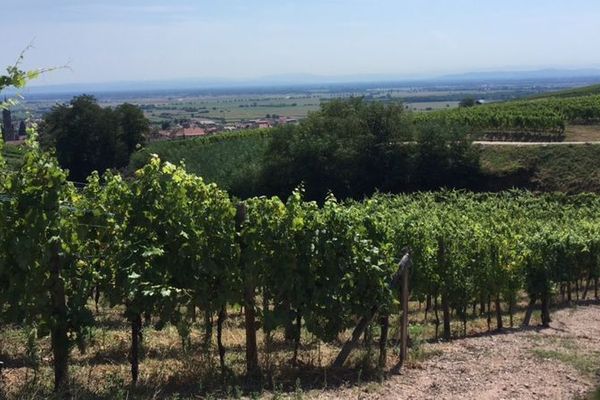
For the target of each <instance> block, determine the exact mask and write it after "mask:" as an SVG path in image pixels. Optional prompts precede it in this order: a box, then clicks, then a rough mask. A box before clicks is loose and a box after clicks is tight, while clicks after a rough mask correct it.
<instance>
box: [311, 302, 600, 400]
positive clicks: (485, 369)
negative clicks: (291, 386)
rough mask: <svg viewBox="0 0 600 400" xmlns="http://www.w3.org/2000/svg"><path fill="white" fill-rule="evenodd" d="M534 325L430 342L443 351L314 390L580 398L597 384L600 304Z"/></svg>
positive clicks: (384, 395) (346, 395)
mask: <svg viewBox="0 0 600 400" xmlns="http://www.w3.org/2000/svg"><path fill="white" fill-rule="evenodd" d="M552 318H553V323H552V324H551V327H550V328H549V329H544V330H539V329H530V330H526V331H518V332H513V333H506V334H496V335H486V336H481V337H475V338H468V339H462V340H456V341H454V342H451V343H436V344H428V345H425V346H424V351H425V352H432V353H433V352H435V353H437V354H439V355H437V356H433V357H431V358H430V359H428V360H426V361H423V362H421V363H419V364H417V365H416V366H415V367H413V368H409V369H406V370H405V372H404V374H403V375H400V376H395V377H393V378H390V379H389V380H388V381H386V382H384V383H383V384H382V385H379V384H365V385H363V386H361V387H355V388H346V389H340V390H338V391H331V392H329V391H324V392H313V393H311V394H310V395H309V397H310V398H318V399H332V398H338V399H342V398H343V399H484V400H487V399H577V398H579V397H580V396H582V395H584V394H586V393H589V392H590V391H591V390H593V389H594V388H595V387H598V385H599V384H600V383H599V380H600V376H599V375H598V372H599V370H600V306H598V305H591V306H580V307H578V308H572V309H564V310H560V311H557V312H556V313H554V314H553V316H552Z"/></svg>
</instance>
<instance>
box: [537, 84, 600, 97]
mask: <svg viewBox="0 0 600 400" xmlns="http://www.w3.org/2000/svg"><path fill="white" fill-rule="evenodd" d="M597 94H600V84H597V85H590V86H583V87H579V88H574V89H566V90H560V91H557V92H548V93H543V94H539V95H535V96H531V97H529V98H530V99H547V98H569V97H580V96H593V95H597Z"/></svg>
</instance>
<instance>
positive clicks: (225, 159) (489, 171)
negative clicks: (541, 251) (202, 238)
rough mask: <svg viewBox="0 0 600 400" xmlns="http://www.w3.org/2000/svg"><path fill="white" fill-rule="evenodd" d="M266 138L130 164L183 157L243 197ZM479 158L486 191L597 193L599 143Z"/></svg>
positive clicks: (519, 149) (501, 150) (233, 138)
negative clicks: (528, 190)
mask: <svg viewBox="0 0 600 400" xmlns="http://www.w3.org/2000/svg"><path fill="white" fill-rule="evenodd" d="M268 138H269V133H268V131H249V132H244V133H243V134H225V135H220V136H214V137H210V138H201V139H189V140H184V141H170V142H155V143H151V144H150V145H148V147H147V148H146V149H145V150H144V151H143V152H141V153H136V154H135V155H134V157H133V159H132V163H131V166H132V168H134V167H139V166H141V165H142V163H143V161H144V160H145V159H146V158H147V157H148V154H150V153H156V154H158V155H160V156H161V158H164V159H166V160H168V161H171V162H173V163H178V162H181V161H184V162H185V164H186V168H187V169H188V170H189V171H190V172H193V173H196V174H199V175H201V176H203V177H204V179H206V180H207V181H209V182H215V183H217V184H218V185H219V186H220V187H223V188H225V189H228V190H231V191H232V192H234V193H236V195H238V196H243V195H244V194H245V193H249V192H251V190H253V189H254V185H255V184H256V183H257V179H258V176H259V171H260V168H261V165H262V157H263V154H264V151H265V149H266V148H267V145H268ZM480 162H481V167H482V172H483V174H484V176H485V180H486V182H484V183H483V184H482V186H483V188H484V189H487V190H501V189H506V188H511V187H519V188H528V189H532V190H539V191H562V192H566V193H579V192H600V145H579V146H575V145H566V146H481V147H480Z"/></svg>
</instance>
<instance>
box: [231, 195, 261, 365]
mask: <svg viewBox="0 0 600 400" xmlns="http://www.w3.org/2000/svg"><path fill="white" fill-rule="evenodd" d="M245 221H246V205H245V204H244V203H239V204H238V207H237V214H236V225H237V231H238V233H241V231H242V229H243V227H244V222H245ZM244 247H245V245H244V243H243V241H242V240H240V251H241V260H240V262H241V263H243V262H244ZM242 270H243V274H244V325H245V331H246V374H247V375H248V376H249V377H255V376H257V375H258V374H260V370H259V367H258V346H257V344H256V310H255V299H254V293H255V290H256V288H255V284H254V279H253V276H252V273H251V272H250V271H247V270H246V266H244V265H242Z"/></svg>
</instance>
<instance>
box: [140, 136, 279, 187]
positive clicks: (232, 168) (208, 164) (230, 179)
mask: <svg viewBox="0 0 600 400" xmlns="http://www.w3.org/2000/svg"><path fill="white" fill-rule="evenodd" d="M269 135H270V132H269V131H268V130H250V131H242V132H234V133H223V134H219V135H215V136H209V137H204V138H196V139H187V140H176V141H162V142H153V143H150V144H149V145H148V146H147V147H146V148H145V149H144V150H142V151H140V152H138V153H135V154H134V155H133V156H132V159H131V167H132V168H139V167H141V166H142V165H143V164H144V163H145V161H146V160H147V159H148V156H149V155H150V154H152V153H156V154H158V155H159V156H160V157H161V158H163V159H165V160H168V161H171V162H173V163H180V162H184V163H185V166H186V169H187V170H188V171H189V172H192V173H194V174H197V175H199V176H202V177H203V178H204V179H205V180H207V181H208V182H214V183H217V184H218V185H219V186H220V187H222V188H224V189H226V190H229V191H231V192H232V193H234V194H236V195H238V196H246V195H247V194H249V193H253V190H254V188H255V185H256V184H257V182H256V180H257V179H258V175H259V171H260V168H261V166H262V161H263V154H264V152H265V150H266V148H267V145H268V138H269Z"/></svg>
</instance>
